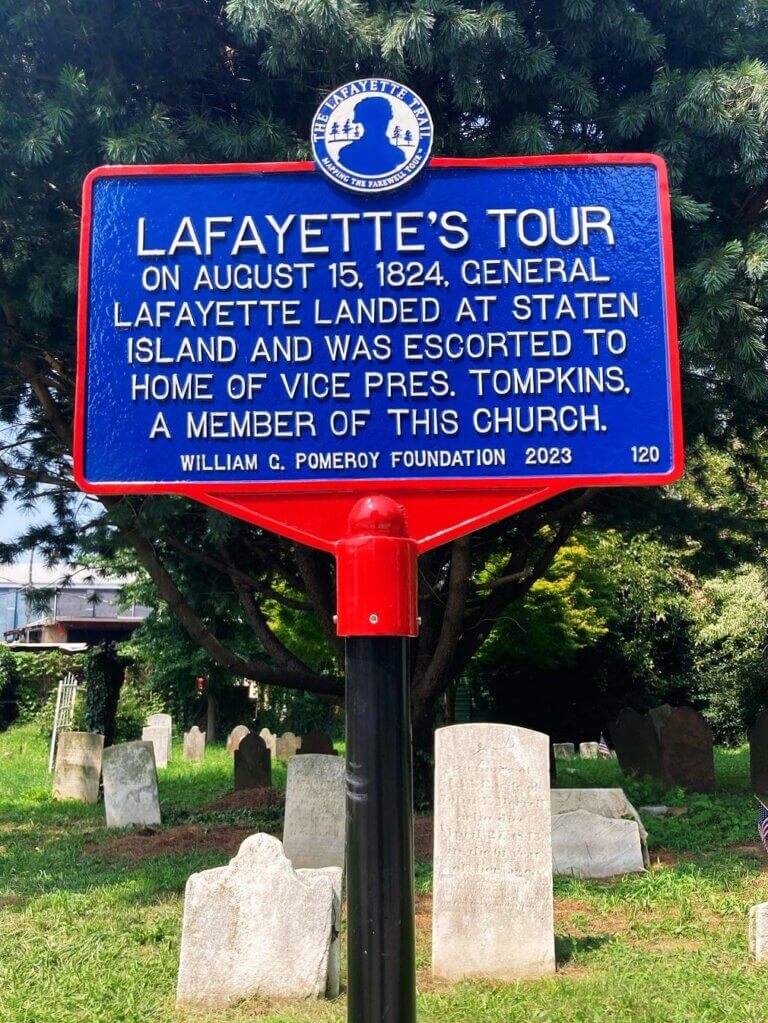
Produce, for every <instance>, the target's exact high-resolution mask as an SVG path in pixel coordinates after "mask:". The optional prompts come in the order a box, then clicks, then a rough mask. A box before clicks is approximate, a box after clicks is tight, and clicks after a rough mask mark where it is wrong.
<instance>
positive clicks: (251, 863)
mask: <svg viewBox="0 0 768 1023" xmlns="http://www.w3.org/2000/svg"><path fill="white" fill-rule="evenodd" d="M256 738H258V736H256ZM340 930H341V871H340V870H339V869H338V868H333V867H330V868H325V869H323V870H295V869H294V868H293V866H292V865H291V863H290V861H289V860H288V858H287V857H286V856H285V854H284V853H283V848H282V845H281V843H280V842H279V840H278V839H276V838H272V837H271V836H270V835H262V834H258V835H251V836H250V837H249V838H246V840H245V841H244V842H243V844H242V845H241V846H240V850H239V852H238V854H237V856H236V857H235V858H234V859H233V860H230V862H229V865H228V866H226V867H217V868H215V869H213V870H204V871H202V873H199V874H193V875H192V876H191V877H190V878H189V880H188V881H187V888H186V893H185V896H184V924H183V928H182V935H181V956H180V961H179V980H178V986H177V992H176V1001H177V1005H179V1006H189V1007H196V1008H224V1007H226V1006H228V1005H234V1004H235V1003H237V1002H240V1001H242V1000H243V999H245V998H249V997H251V996H253V995H260V996H261V997H263V998H295V999H309V998H322V997H323V996H324V995H326V994H328V995H329V997H335V994H336V993H337V991H338V962H339V956H338V943H339V939H338V934H339V931H340Z"/></svg>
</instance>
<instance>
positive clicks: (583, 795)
mask: <svg viewBox="0 0 768 1023" xmlns="http://www.w3.org/2000/svg"><path fill="white" fill-rule="evenodd" d="M550 796H551V803H552V823H553V825H554V820H555V817H558V816H559V815H560V814H562V813H573V811H574V810H588V811H589V812H590V813H596V814H598V815H599V816H600V817H610V818H612V819H613V820H621V819H622V818H630V817H631V818H632V820H634V821H637V825H638V828H639V829H640V843H641V846H642V851H643V863H644V864H645V866H646V867H649V866H650V856H649V854H648V832H647V831H646V830H645V826H644V825H643V822H642V819H641V817H640V814H639V813H638V812H637V810H636V809H635V808H634V806H633V805H632V804H631V803H630V802H629V800H628V799H627V797H626V795H625V794H624V790H623V789H552V792H551V793H550Z"/></svg>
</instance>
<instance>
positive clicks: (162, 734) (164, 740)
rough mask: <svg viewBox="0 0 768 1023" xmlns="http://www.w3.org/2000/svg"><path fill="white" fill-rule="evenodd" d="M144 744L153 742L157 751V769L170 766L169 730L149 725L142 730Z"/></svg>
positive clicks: (153, 746) (153, 747)
mask: <svg viewBox="0 0 768 1023" xmlns="http://www.w3.org/2000/svg"><path fill="white" fill-rule="evenodd" d="M141 739H142V742H151V743H152V749H153V750H154V751H155V766H156V767H157V768H161V767H167V766H168V752H169V746H170V744H169V742H168V729H167V728H162V727H159V726H157V725H147V726H146V727H145V728H142V730H141Z"/></svg>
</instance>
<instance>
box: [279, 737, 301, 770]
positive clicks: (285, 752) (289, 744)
mask: <svg viewBox="0 0 768 1023" xmlns="http://www.w3.org/2000/svg"><path fill="white" fill-rule="evenodd" d="M300 746H301V739H300V738H299V737H298V736H296V735H294V734H293V732H283V734H282V735H280V736H278V737H277V740H276V741H275V757H276V758H277V759H278V760H279V761H280V762H281V763H282V764H287V763H288V761H289V760H290V759H291V757H295V756H296V754H297V753H298V751H299V747H300Z"/></svg>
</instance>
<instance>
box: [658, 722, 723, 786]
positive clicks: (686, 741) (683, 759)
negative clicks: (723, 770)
mask: <svg viewBox="0 0 768 1023" xmlns="http://www.w3.org/2000/svg"><path fill="white" fill-rule="evenodd" d="M661 780H662V782H663V784H664V785H665V786H666V787H667V788H678V787H679V788H681V789H686V790H687V791H688V792H714V791H715V752H714V744H713V741H712V729H711V728H710V727H709V725H708V724H707V722H706V721H705V720H704V718H703V717H702V716H701V714H700V713H699V712H698V711H697V710H694V709H693V707H676V708H675V709H674V710H673V711H672V713H671V714H670V715H669V716H668V717H667V720H666V724H665V725H664V727H663V728H662V731H661Z"/></svg>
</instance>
